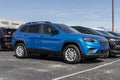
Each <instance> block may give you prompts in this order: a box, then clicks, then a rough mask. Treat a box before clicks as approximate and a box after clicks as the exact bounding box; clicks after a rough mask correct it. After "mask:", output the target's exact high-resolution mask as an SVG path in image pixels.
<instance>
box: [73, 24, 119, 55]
mask: <svg viewBox="0 0 120 80" xmlns="http://www.w3.org/2000/svg"><path fill="white" fill-rule="evenodd" d="M72 27H73V28H74V29H76V30H78V31H79V32H81V33H85V34H94V35H99V36H102V37H105V38H106V39H107V40H108V42H109V53H108V54H107V55H106V57H110V56H115V55H117V54H120V38H118V37H115V36H113V35H111V34H109V33H107V32H105V31H102V30H94V29H91V28H87V27H82V26H72Z"/></svg>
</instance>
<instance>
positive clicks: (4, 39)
mask: <svg viewBox="0 0 120 80" xmlns="http://www.w3.org/2000/svg"><path fill="white" fill-rule="evenodd" d="M15 31H16V29H10V28H4V27H0V50H2V49H12V47H11V44H12V35H13V33H14V32H15Z"/></svg>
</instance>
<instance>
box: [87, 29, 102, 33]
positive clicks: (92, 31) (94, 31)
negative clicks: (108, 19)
mask: <svg viewBox="0 0 120 80" xmlns="http://www.w3.org/2000/svg"><path fill="white" fill-rule="evenodd" d="M88 30H89V31H90V32H91V33H92V34H94V35H102V34H101V33H99V32H97V31H96V30H94V29H91V28H88Z"/></svg>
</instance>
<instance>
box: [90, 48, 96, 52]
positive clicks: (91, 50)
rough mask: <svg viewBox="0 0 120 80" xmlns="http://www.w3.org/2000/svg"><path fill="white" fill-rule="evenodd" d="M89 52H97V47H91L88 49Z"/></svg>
mask: <svg viewBox="0 0 120 80" xmlns="http://www.w3.org/2000/svg"><path fill="white" fill-rule="evenodd" d="M88 51H89V52H95V51H96V49H95V48H89V50H88Z"/></svg>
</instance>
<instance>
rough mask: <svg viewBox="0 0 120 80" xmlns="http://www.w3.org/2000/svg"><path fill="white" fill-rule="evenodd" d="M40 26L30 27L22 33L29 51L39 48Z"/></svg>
mask: <svg viewBox="0 0 120 80" xmlns="http://www.w3.org/2000/svg"><path fill="white" fill-rule="evenodd" d="M40 28H41V25H40V24H38V25H31V26H29V27H28V30H27V32H26V33H24V35H23V36H24V39H25V41H26V43H27V45H28V47H29V48H30V49H39V48H41V32H40Z"/></svg>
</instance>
